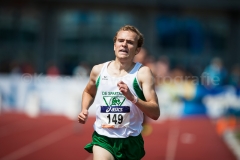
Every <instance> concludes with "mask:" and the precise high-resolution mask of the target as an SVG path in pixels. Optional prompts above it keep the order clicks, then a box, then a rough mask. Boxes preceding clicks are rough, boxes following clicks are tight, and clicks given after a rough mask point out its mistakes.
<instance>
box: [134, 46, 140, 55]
mask: <svg viewBox="0 0 240 160" xmlns="http://www.w3.org/2000/svg"><path fill="white" fill-rule="evenodd" d="M140 50H141V47H138V48H137V49H136V52H135V55H137V54H138V53H139V52H140Z"/></svg>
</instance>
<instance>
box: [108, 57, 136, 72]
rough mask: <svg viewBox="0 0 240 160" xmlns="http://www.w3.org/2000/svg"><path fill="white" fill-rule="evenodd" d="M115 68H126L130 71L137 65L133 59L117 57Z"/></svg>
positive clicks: (114, 63) (125, 69) (114, 62)
mask: <svg viewBox="0 0 240 160" xmlns="http://www.w3.org/2000/svg"><path fill="white" fill-rule="evenodd" d="M113 65H114V68H115V69H117V70H119V71H121V70H124V71H126V72H128V71H130V70H131V69H132V67H133V66H134V65H135V63H134V62H132V61H119V60H118V59H117V58H116V59H115V61H113Z"/></svg>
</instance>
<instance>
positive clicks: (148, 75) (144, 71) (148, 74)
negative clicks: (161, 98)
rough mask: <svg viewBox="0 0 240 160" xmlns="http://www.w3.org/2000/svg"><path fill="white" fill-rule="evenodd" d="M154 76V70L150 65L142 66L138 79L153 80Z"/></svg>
mask: <svg viewBox="0 0 240 160" xmlns="http://www.w3.org/2000/svg"><path fill="white" fill-rule="evenodd" d="M152 78H153V74H152V71H151V69H150V68H149V67H147V66H142V67H141V68H140V69H139V71H138V79H139V81H141V82H142V81H144V80H151V79H152Z"/></svg>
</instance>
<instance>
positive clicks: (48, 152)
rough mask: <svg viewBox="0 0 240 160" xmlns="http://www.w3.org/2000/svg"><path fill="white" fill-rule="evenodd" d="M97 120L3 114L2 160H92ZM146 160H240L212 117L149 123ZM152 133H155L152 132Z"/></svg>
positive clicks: (0, 121)
mask: <svg viewBox="0 0 240 160" xmlns="http://www.w3.org/2000/svg"><path fill="white" fill-rule="evenodd" d="M93 122H94V118H89V120H88V122H87V124H85V125H80V124H78V123H77V120H76V121H72V120H69V119H67V118H66V117H63V116H53V115H52V116H49V115H48V116H46V115H45V116H44V115H41V116H39V117H37V118H30V117H28V116H26V115H24V114H19V113H3V114H1V115H0V148H1V149H0V160H33V159H34V160H91V159H92V154H89V153H88V152H86V151H85V150H84V149H83V147H84V145H85V144H87V143H88V142H90V141H91V134H92V132H93V129H92V124H93ZM149 126H150V129H149V130H148V131H149V133H150V134H149V135H144V136H143V138H144V140H145V150H146V155H145V157H144V158H143V160H236V158H235V157H234V155H233V154H232V153H231V151H230V150H229V149H228V147H227V146H226V145H225V143H224V141H223V139H222V138H221V137H220V136H218V135H217V133H216V131H215V125H214V124H213V123H212V122H211V121H210V120H209V119H208V118H207V117H189V118H184V119H179V120H167V121H164V122H161V123H155V122H149ZM151 130H152V132H151Z"/></svg>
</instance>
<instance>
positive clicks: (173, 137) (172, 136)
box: [166, 127, 179, 160]
mask: <svg viewBox="0 0 240 160" xmlns="http://www.w3.org/2000/svg"><path fill="white" fill-rule="evenodd" d="M178 135H179V128H178V127H172V128H171V129H170V131H169V134H168V141H167V151H166V160H174V157H175V154H176V149H177V143H178Z"/></svg>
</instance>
